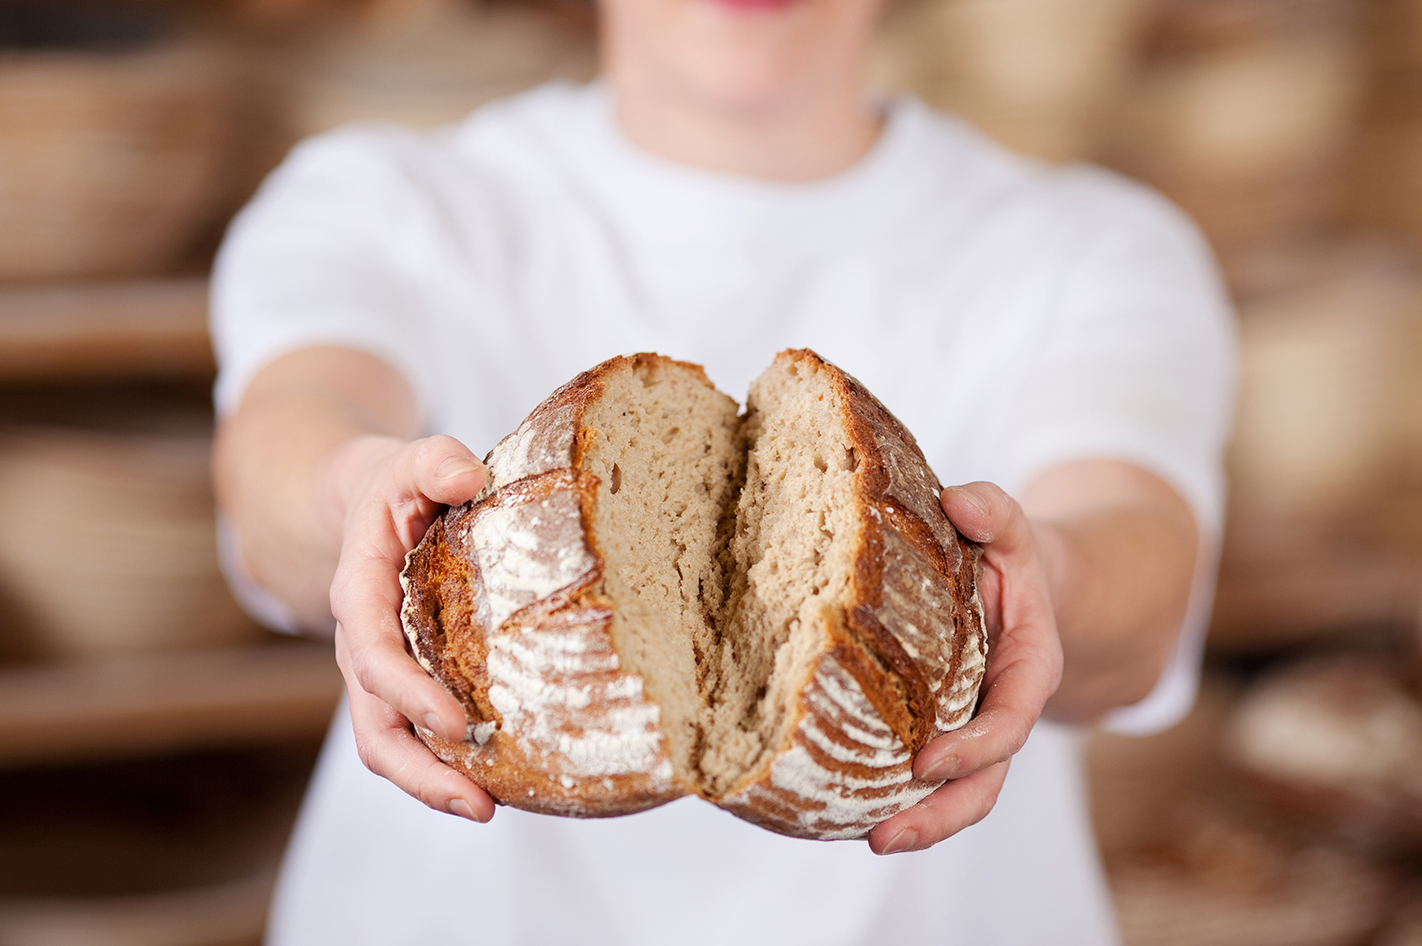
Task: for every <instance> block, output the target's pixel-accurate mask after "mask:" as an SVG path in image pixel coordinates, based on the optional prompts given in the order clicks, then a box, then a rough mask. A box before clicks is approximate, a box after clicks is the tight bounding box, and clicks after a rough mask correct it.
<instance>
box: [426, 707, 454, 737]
mask: <svg viewBox="0 0 1422 946" xmlns="http://www.w3.org/2000/svg"><path fill="white" fill-rule="evenodd" d="M425 728H426V729H428V730H429V731H430V732H432V733H434V734H435V735H436V736H438V737H440V738H441V739H448V738H449V737H448V736H447V735H445V732H444V723H442V722H441V721H440V718H439V714H438V713H426V714H425Z"/></svg>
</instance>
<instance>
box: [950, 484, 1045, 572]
mask: <svg viewBox="0 0 1422 946" xmlns="http://www.w3.org/2000/svg"><path fill="white" fill-rule="evenodd" d="M940 501H941V503H942V505H943V511H944V512H945V513H946V514H947V515H948V521H949V522H951V523H953V527H954V528H955V529H957V530H958V531H959V532H961V533H962V534H963V535H965V536H967V537H968V538H970V539H972V540H973V541H974V542H977V543H979V544H980V545H983V546H992V547H993V548H994V549H996V550H997V551H999V552H1003V553H1006V554H1009V555H1010V554H1012V553H1013V552H1015V551H1019V550H1025V549H1029V548H1031V545H1032V527H1031V524H1030V523H1029V522H1028V521H1027V516H1026V515H1025V514H1024V513H1023V512H1022V507H1021V506H1019V505H1018V504H1017V501H1016V500H1015V499H1013V498H1012V497H1011V496H1009V495H1007V493H1005V492H1003V491H1002V489H1001V488H1000V487H998V486H996V485H994V484H992V483H983V482H977V483H968V484H966V485H964V486H950V487H948V488H947V489H945V490H944V491H943V494H942V496H941V497H940Z"/></svg>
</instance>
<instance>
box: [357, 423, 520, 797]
mask: <svg viewBox="0 0 1422 946" xmlns="http://www.w3.org/2000/svg"><path fill="white" fill-rule="evenodd" d="M334 464H335V466H336V467H337V469H336V470H335V471H334V473H333V476H334V478H335V480H336V483H337V490H338V491H339V492H340V494H341V495H342V497H343V499H344V505H345V529H344V533H343V539H342V543H341V558H340V563H339V565H338V566H337V568H336V575H335V578H334V580H333V581H332V582H331V613H332V614H333V615H334V616H335V618H336V662H337V663H338V664H339V665H340V668H341V673H342V674H344V675H345V678H346V689H347V691H348V693H349V696H350V706H351V722H352V724H353V725H354V728H355V738H356V746H357V748H358V749H359V751H360V758H361V761H362V762H364V763H365V764H366V766H367V767H368V768H369V769H370V770H371V771H372V772H374V773H375V774H377V775H381V776H384V777H385V778H387V779H389V780H390V781H392V782H394V783H395V784H396V785H397V786H399V787H400V788H401V789H403V790H405V791H406V792H408V793H409V794H411V795H413V796H415V797H416V798H418V799H420V800H421V801H422V802H424V803H425V804H426V805H428V806H429V807H431V808H434V809H436V810H439V811H447V812H450V813H451V814H455V815H459V816H461V817H464V818H470V819H473V820H475V821H488V820H489V819H490V818H492V817H493V815H494V801H493V799H492V798H490V797H489V796H488V794H486V793H485V792H484V791H483V790H482V789H480V788H479V787H478V786H477V785H475V784H474V783H473V782H471V781H470V780H469V779H467V778H465V777H464V776H463V775H461V774H459V773H458V772H456V771H455V770H454V769H452V768H450V767H449V766H447V765H445V764H444V763H442V762H440V761H439V759H437V758H435V756H434V754H433V753H432V752H430V751H429V749H427V748H425V746H424V744H423V743H421V742H420V741H419V739H417V738H416V737H415V734H414V733H413V732H412V731H411V729H410V721H411V720H417V721H419V724H420V725H421V726H423V727H425V728H426V729H430V730H433V731H434V732H435V733H437V734H438V735H440V736H443V737H444V738H446V739H450V740H454V741H458V740H461V739H463V738H464V735H465V720H464V711H463V709H462V708H461V707H460V705H459V702H458V701H457V700H455V699H454V697H452V696H450V695H449V694H448V693H447V692H445V690H444V688H443V687H441V686H440V685H439V684H438V683H436V682H435V681H434V680H432V679H431V678H430V677H429V675H428V674H426V673H425V672H424V670H422V669H421V668H420V666H419V664H417V663H416V662H415V661H414V659H413V658H411V657H410V655H409V654H408V653H407V652H406V651H405V636H404V633H403V632H402V631H401V629H400V604H401V601H402V598H403V594H402V592H401V590H400V570H401V569H402V568H403V567H404V565H405V553H406V552H408V551H409V550H410V549H412V548H414V547H415V545H416V544H418V543H419V541H420V539H421V538H422V537H423V536H424V534H425V530H426V529H427V528H429V525H430V523H431V522H433V521H434V518H435V516H436V515H437V514H438V513H439V510H440V506H441V505H445V504H448V505H454V504H456V503H462V502H464V501H465V500H468V499H472V498H473V497H474V495H475V494H476V493H477V492H478V491H479V490H480V488H482V487H483V485H484V480H485V475H486V473H485V470H484V466H483V464H481V463H480V462H479V460H478V458H477V457H475V456H474V454H473V453H471V452H470V451H469V449H468V448H467V447H465V446H464V445H463V444H461V443H460V442H459V441H457V440H454V439H453V438H451V437H429V438H426V439H424V440H416V441H414V442H412V443H406V442H404V441H401V440H397V439H395V438H391V437H362V438H360V439H358V440H353V441H351V442H350V443H348V444H346V445H345V446H343V447H342V448H341V451H340V453H339V454H338V455H337V457H336V459H335V461H334Z"/></svg>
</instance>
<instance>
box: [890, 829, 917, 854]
mask: <svg viewBox="0 0 1422 946" xmlns="http://www.w3.org/2000/svg"><path fill="white" fill-rule="evenodd" d="M917 845H918V832H917V831H915V830H914V829H913V828H904V829H903V830H902V831H900V832H899V833H898V834H896V835H894V839H893V840H892V841H890V842H889V843H888V844H887V845H886V846H885V847H884V853H885V854H898V853H900V852H902V851H912V850H913V849H914V847H916V846H917Z"/></svg>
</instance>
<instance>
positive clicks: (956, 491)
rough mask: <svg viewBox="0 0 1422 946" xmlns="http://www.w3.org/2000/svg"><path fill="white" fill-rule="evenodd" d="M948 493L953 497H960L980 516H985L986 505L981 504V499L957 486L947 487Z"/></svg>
mask: <svg viewBox="0 0 1422 946" xmlns="http://www.w3.org/2000/svg"><path fill="white" fill-rule="evenodd" d="M948 491H949V492H950V493H952V494H953V495H954V496H961V497H962V498H963V499H964V500H966V501H967V503H968V505H969V506H972V507H973V508H974V509H976V510H977V511H978V513H979V514H980V515H984V516H986V515H987V512H988V508H987V503H985V502H983V501H982V499H981V498H979V497H977V496H975V495H973V494H972V493H970V492H968V491H967V490H965V489H962V488H960V487H957V486H950V487H948Z"/></svg>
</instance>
